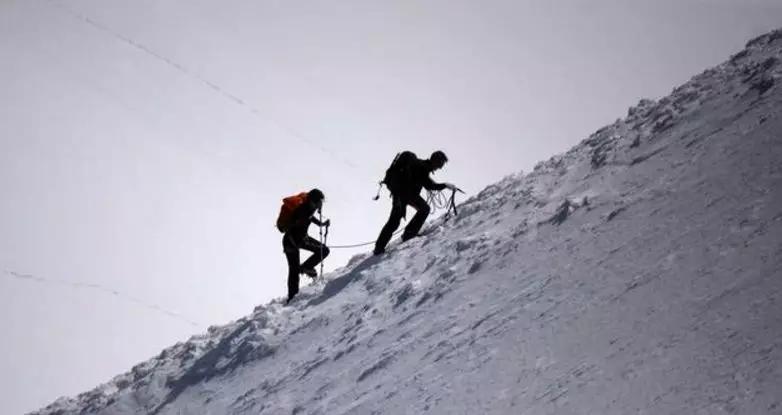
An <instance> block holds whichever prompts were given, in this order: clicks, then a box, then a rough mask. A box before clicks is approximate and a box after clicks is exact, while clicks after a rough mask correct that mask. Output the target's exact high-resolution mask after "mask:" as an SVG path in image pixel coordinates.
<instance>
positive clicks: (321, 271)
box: [320, 223, 331, 278]
mask: <svg viewBox="0 0 782 415" xmlns="http://www.w3.org/2000/svg"><path fill="white" fill-rule="evenodd" d="M330 226H331V224H330V223H329V224H328V225H326V233H325V234H323V243H322V244H321V246H320V257H321V258H322V259H321V260H320V277H321V278H323V263H324V262H326V260H325V258H323V247H325V246H326V244H327V243H328V241H329V227H330Z"/></svg>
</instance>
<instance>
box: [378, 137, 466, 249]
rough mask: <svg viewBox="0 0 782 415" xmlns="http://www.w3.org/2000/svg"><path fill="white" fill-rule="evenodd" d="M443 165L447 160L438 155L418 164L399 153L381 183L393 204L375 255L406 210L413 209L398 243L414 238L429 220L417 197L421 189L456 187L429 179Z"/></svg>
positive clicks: (423, 203) (426, 208)
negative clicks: (389, 193)
mask: <svg viewBox="0 0 782 415" xmlns="http://www.w3.org/2000/svg"><path fill="white" fill-rule="evenodd" d="M447 161H448V157H446V155H445V153H443V152H442V151H435V152H434V153H432V155H431V156H430V157H429V159H427V160H421V159H419V158H418V157H416V155H415V154H413V153H412V152H409V151H405V152H402V153H399V154H398V155H397V156H396V158H395V159H394V161H393V163H391V167H389V168H388V170H387V171H386V176H385V178H384V179H383V184H385V185H386V187H388V190H389V191H390V192H391V196H392V200H393V204H392V207H391V216H390V217H389V218H388V222H386V224H385V226H383V230H381V231H380V236H378V238H377V242H375V250H374V253H375V255H380V254H382V253H384V252H385V248H386V245H388V242H389V241H390V240H391V236H392V235H393V234H394V231H396V229H397V228H398V227H399V222H400V221H401V220H402V218H404V217H405V214H406V212H407V206H412V207H413V208H415V209H416V213H415V216H413V219H412V220H410V222H409V223H408V224H407V226H406V227H405V231H404V232H403V233H402V240H403V241H407V240H408V239H411V238H414V237H415V236H417V235H418V232H419V231H420V230H421V227H422V226H423V225H424V222H426V218H427V216H429V212H431V208H430V207H429V205H428V204H427V203H426V200H424V199H423V198H422V197H421V190H422V189H424V188H426V189H427V190H443V189H446V188H448V189H452V190H455V189H456V186H454V185H452V184H450V183H436V182H434V181H433V180H432V178H431V177H429V175H430V174H432V173H433V172H434V171H436V170H439V169H441V168H443V166H444V165H445V163H446V162H447Z"/></svg>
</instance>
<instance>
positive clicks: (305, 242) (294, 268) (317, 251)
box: [282, 189, 331, 302]
mask: <svg viewBox="0 0 782 415" xmlns="http://www.w3.org/2000/svg"><path fill="white" fill-rule="evenodd" d="M296 197H301V198H302V200H301V201H300V202H299V204H298V206H297V207H295V208H294V210H293V212H292V213H291V216H290V218H289V219H288V222H289V225H287V230H286V231H285V234H284V235H283V237H282V249H283V252H285V258H286V259H287V260H288V302H290V301H291V299H293V297H294V296H295V295H296V294H297V293H298V292H299V274H305V275H307V276H309V277H311V278H315V277H317V276H318V272H317V271H316V270H315V267H316V266H317V265H318V264H320V262H321V261H323V259H324V258H326V257H327V256H328V255H329V248H328V247H327V246H325V245H323V244H321V243H320V242H319V241H318V240H317V239H315V238H312V237H310V236H309V235H307V231H308V229H309V227H310V224H311V223H314V224H315V225H318V226H321V227H323V226H329V225H330V224H331V221H330V220H325V221H323V222H321V221H320V220H318V219H316V218H315V216H314V215H315V213H317V212H319V211H320V209H321V208H322V207H323V199H324V196H323V192H321V191H320V190H318V189H313V190H311V191H309V192H308V193H305V194H301V195H298V196H294V197H292V198H291V199H293V198H296ZM294 203H295V202H294ZM300 249H303V250H305V251H310V252H312V255H311V256H310V257H309V258H307V260H305V261H304V262H303V263H301V264H300V263H299V261H300V260H301V258H300V256H299V250H300Z"/></svg>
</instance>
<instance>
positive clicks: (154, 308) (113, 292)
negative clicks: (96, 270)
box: [3, 270, 204, 328]
mask: <svg viewBox="0 0 782 415" xmlns="http://www.w3.org/2000/svg"><path fill="white" fill-rule="evenodd" d="M3 273H4V274H5V275H7V276H9V277H11V278H13V279H16V280H23V281H30V282H36V283H39V284H45V285H62V286H66V287H70V288H73V289H85V290H95V291H100V292H102V293H104V294H108V295H113V296H115V297H117V298H120V299H122V300H124V301H127V302H130V303H134V304H137V305H139V306H141V307H144V308H146V309H149V310H152V311H154V312H156V313H159V314H164V315H166V316H168V317H171V318H174V319H177V320H179V321H182V322H185V323H187V324H189V325H191V326H193V327H197V328H202V327H204V325H203V324H201V323H198V322H196V321H193V320H191V319H190V318H188V317H186V316H184V315H182V314H180V313H177V312H175V311H171V310H168V309H166V308H163V307H161V306H159V305H157V304H153V303H149V302H146V301H144V300H141V299H139V298H136V297H133V296H131V295H127V294H123V293H122V292H120V291H117V290H115V289H113V288H109V287H105V286H103V285H100V284H94V283H85V282H75V281H64V280H56V279H51V278H43V277H39V276H37V275H32V274H22V273H19V272H14V271H8V270H4V271H3Z"/></svg>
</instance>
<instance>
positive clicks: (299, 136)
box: [46, 0, 359, 170]
mask: <svg viewBox="0 0 782 415" xmlns="http://www.w3.org/2000/svg"><path fill="white" fill-rule="evenodd" d="M46 2H47V3H48V4H50V5H52V6H54V7H56V8H58V9H60V10H63V11H64V12H65V13H67V14H69V15H70V16H71V17H73V18H75V19H78V20H80V21H82V22H84V23H86V24H88V25H90V26H92V27H94V28H95V29H98V30H100V31H101V32H104V33H107V34H109V35H110V36H112V37H114V38H115V39H117V40H119V41H121V42H123V43H125V44H127V45H129V46H131V47H133V48H135V49H137V50H140V51H141V52H143V53H145V54H147V55H149V56H151V57H153V58H155V59H157V60H158V61H160V62H163V63H165V64H166V65H168V66H170V67H172V68H174V69H176V70H177V71H179V72H180V73H182V74H184V75H185V76H188V77H190V78H193V79H195V80H197V81H199V82H200V83H201V84H202V85H204V86H205V87H207V88H209V89H211V90H213V91H215V92H216V93H218V94H219V95H221V96H223V97H224V98H225V99H227V100H229V101H231V102H233V103H234V104H236V105H239V106H241V107H244V108H245V109H246V110H248V111H249V112H250V113H251V114H253V115H254V116H255V117H256V118H258V119H260V120H262V121H265V122H268V123H271V124H273V125H275V126H276V127H277V128H279V129H280V130H282V131H285V132H286V133H288V134H289V135H291V136H293V137H295V138H297V139H298V140H300V141H301V142H303V143H305V144H307V145H309V146H312V147H314V148H316V149H318V150H320V151H321V152H323V153H325V154H327V155H328V156H329V157H331V158H332V159H334V160H336V161H338V162H340V163H342V164H344V165H346V166H348V167H350V168H352V169H356V170H359V167H358V166H357V165H356V164H355V163H354V162H352V161H350V160H348V159H346V158H344V157H341V156H340V155H338V154H337V153H335V152H334V151H332V150H330V149H328V148H326V147H324V146H322V145H321V144H319V143H317V142H315V141H313V140H310V139H308V138H307V137H305V136H304V135H303V134H301V133H299V132H298V131H296V130H295V129H293V128H292V127H290V126H288V125H285V124H282V123H280V122H279V121H276V120H274V119H272V118H269V117H268V116H267V115H264V114H263V113H262V112H261V111H260V110H259V109H257V108H255V107H254V106H252V105H251V104H250V103H248V102H247V101H245V100H243V99H242V98H240V97H238V96H237V95H235V94H233V93H231V92H229V91H227V90H225V89H224V88H222V87H221V86H220V85H218V84H217V83H215V82H213V81H210V80H208V79H206V78H204V77H202V76H201V75H199V74H197V73H195V72H193V71H191V70H189V69H188V68H186V67H185V66H184V65H182V64H180V63H178V62H176V61H174V60H172V59H170V58H168V57H166V56H164V55H162V54H160V53H158V52H155V51H154V50H152V49H150V48H149V47H147V46H146V45H144V44H141V43H139V42H136V41H135V40H133V39H131V38H129V37H127V36H125V35H123V34H122V33H119V32H117V31H116V30H113V29H112V28H110V27H108V26H106V25H104V24H102V23H100V22H97V21H95V20H94V19H92V18H90V17H89V16H87V15H85V14H83V13H80V12H78V11H76V10H74V9H72V8H70V7H67V6H65V5H63V4H61V3H57V2H55V1H54V0H46Z"/></svg>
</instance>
